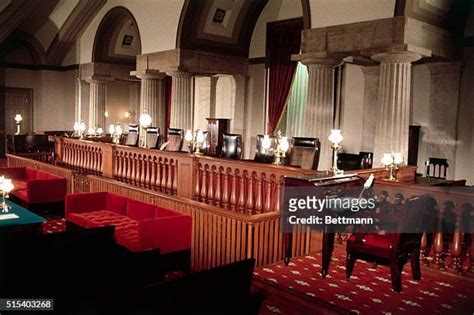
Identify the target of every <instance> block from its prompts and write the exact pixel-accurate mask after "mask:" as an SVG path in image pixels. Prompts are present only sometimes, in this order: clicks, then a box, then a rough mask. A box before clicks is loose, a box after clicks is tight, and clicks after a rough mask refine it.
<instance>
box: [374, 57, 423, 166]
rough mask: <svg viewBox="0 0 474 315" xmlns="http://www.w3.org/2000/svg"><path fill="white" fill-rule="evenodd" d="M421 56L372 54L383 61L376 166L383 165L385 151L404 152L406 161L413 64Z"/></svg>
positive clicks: (379, 92) (375, 146)
mask: <svg viewBox="0 0 474 315" xmlns="http://www.w3.org/2000/svg"><path fill="white" fill-rule="evenodd" d="M420 58H421V56H420V55H418V54H415V53H411V52H401V53H382V54H377V55H375V56H372V59H374V60H375V61H378V62H380V81H379V91H378V101H377V103H378V109H377V117H376V121H377V122H376V127H375V141H374V142H375V144H374V160H373V161H374V166H379V165H380V164H381V162H380V160H381V158H382V155H383V153H391V152H400V153H402V155H403V158H404V161H405V162H406V161H407V159H408V131H409V124H410V88H411V63H412V62H414V61H416V60H419V59H420Z"/></svg>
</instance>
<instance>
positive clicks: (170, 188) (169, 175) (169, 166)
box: [166, 159, 174, 194]
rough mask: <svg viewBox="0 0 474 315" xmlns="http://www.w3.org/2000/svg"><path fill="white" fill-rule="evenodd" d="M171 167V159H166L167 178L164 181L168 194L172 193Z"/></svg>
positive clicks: (172, 166)
mask: <svg viewBox="0 0 474 315" xmlns="http://www.w3.org/2000/svg"><path fill="white" fill-rule="evenodd" d="M173 169H174V163H173V160H171V159H169V160H168V178H167V181H166V191H167V192H168V193H169V194H173Z"/></svg>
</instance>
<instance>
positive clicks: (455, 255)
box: [451, 214, 462, 273]
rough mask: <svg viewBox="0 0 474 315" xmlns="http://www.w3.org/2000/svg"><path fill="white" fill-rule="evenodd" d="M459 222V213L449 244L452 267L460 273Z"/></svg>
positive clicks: (460, 219) (460, 235) (460, 238)
mask: <svg viewBox="0 0 474 315" xmlns="http://www.w3.org/2000/svg"><path fill="white" fill-rule="evenodd" d="M461 223H462V216H461V215H460V214H457V215H456V225H455V232H454V235H453V242H452V244H451V257H452V259H453V260H452V267H453V268H454V270H455V272H456V273H462V264H461V251H462V247H461V241H462V232H461Z"/></svg>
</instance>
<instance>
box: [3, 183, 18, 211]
mask: <svg viewBox="0 0 474 315" xmlns="http://www.w3.org/2000/svg"><path fill="white" fill-rule="evenodd" d="M14 188H15V186H14V185H13V183H12V180H11V179H8V178H5V177H4V176H1V177H0V190H1V193H2V202H1V203H0V209H1V211H2V212H3V213H6V212H8V211H9V210H10V206H9V205H8V204H7V202H6V198H8V197H9V195H8V194H9V193H10V192H11V191H12V190H13V189H14Z"/></svg>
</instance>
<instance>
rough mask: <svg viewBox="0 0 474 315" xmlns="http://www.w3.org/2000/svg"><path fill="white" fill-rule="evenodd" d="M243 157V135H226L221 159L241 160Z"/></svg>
mask: <svg viewBox="0 0 474 315" xmlns="http://www.w3.org/2000/svg"><path fill="white" fill-rule="evenodd" d="M241 155H242V135H239V134H230V133H224V140H223V143H222V153H221V157H223V158H228V159H235V160H238V159H240V157H241Z"/></svg>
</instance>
